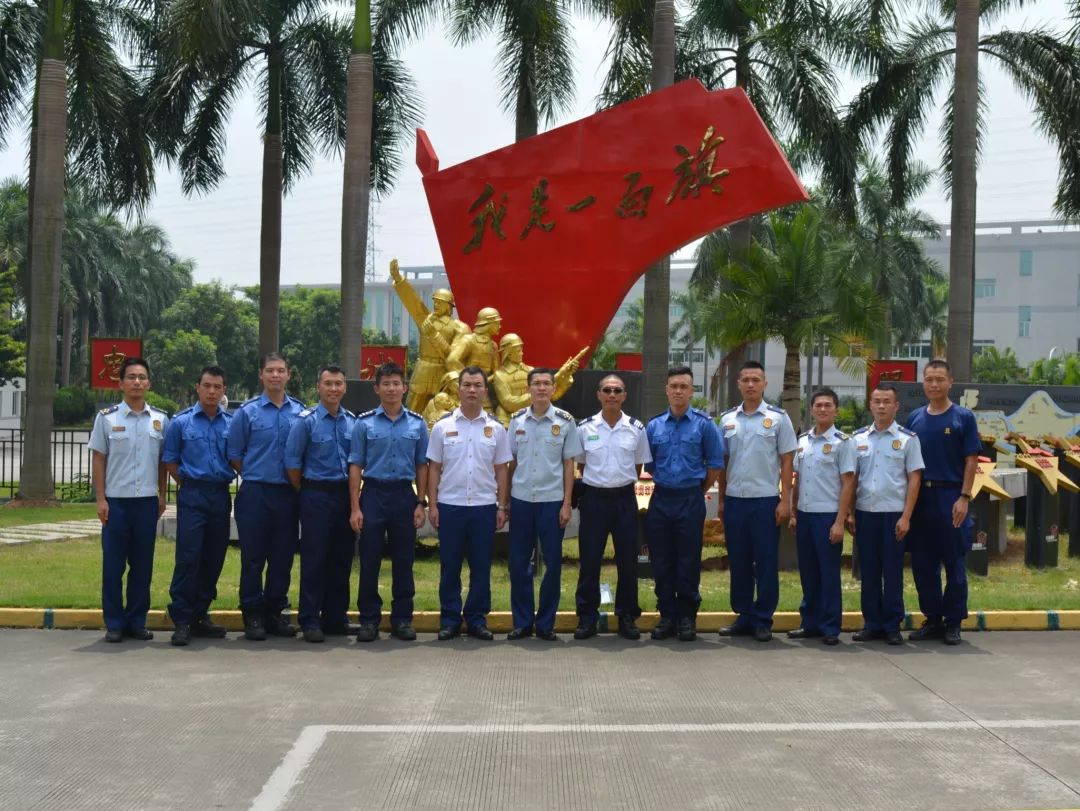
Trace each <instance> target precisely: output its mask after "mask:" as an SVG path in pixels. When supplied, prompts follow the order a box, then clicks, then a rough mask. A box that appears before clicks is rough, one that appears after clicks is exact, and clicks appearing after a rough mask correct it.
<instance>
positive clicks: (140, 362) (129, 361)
mask: <svg viewBox="0 0 1080 811" xmlns="http://www.w3.org/2000/svg"><path fill="white" fill-rule="evenodd" d="M129 366H142V367H143V368H144V369H146V376H147V377H150V364H149V363H147V362H146V358H140V357H138V356H137V355H128V356H127V357H126V358H124V359H123V360H122V361H120V379H121V380H123V378H124V373H125V372H127V370H128V367H129Z"/></svg>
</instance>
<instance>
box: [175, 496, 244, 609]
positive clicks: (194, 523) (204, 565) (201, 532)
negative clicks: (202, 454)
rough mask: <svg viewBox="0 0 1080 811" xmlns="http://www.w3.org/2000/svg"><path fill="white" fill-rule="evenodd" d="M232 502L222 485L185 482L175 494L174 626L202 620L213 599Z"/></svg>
mask: <svg viewBox="0 0 1080 811" xmlns="http://www.w3.org/2000/svg"><path fill="white" fill-rule="evenodd" d="M231 510H232V499H231V497H230V496H229V485H228V484H226V483H224V482H202V481H199V480H197V479H185V480H184V482H183V483H182V484H181V485H180V489H179V490H178V491H177V494H176V565H175V567H174V568H173V576H172V584H171V585H170V586H169V597H170V599H171V600H172V602H171V603H169V616H170V617H172V621H173V622H174V623H177V624H181V623H183V624H187V623H190V622H192V621H193V620H198V619H202V618H203V617H205V616H206V612H207V611H208V610H209V609H210V603H212V602H213V601H214V598H216V597H217V582H218V578H219V577H220V576H221V567H222V566H224V565H225V552H226V550H228V548H229V514H230V512H231Z"/></svg>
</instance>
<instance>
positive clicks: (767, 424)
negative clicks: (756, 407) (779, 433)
mask: <svg viewBox="0 0 1080 811" xmlns="http://www.w3.org/2000/svg"><path fill="white" fill-rule="evenodd" d="M761 427H762V428H772V417H766V418H765V419H764V420H762V421H761Z"/></svg>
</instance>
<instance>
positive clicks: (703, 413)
mask: <svg viewBox="0 0 1080 811" xmlns="http://www.w3.org/2000/svg"><path fill="white" fill-rule="evenodd" d="M690 410H691V411H693V412H694V413H695V414H698V415H699V416H702V417H705V419H708V420H711V419H712V417H711V416H709V412H708V411H704V410H703V409H700V408H691V409H690Z"/></svg>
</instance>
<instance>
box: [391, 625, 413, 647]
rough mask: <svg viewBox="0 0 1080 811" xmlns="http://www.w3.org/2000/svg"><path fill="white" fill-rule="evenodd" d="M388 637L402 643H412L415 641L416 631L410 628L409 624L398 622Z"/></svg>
mask: <svg viewBox="0 0 1080 811" xmlns="http://www.w3.org/2000/svg"><path fill="white" fill-rule="evenodd" d="M390 636H392V637H394V638H395V639H400V640H401V641H402V642H412V641H413V640H415V639H416V629H415V628H413V627H412V623H411V622H408V621H403V622H399V623H396V624H395V625H394V626H393V627H392V628H391V629H390Z"/></svg>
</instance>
